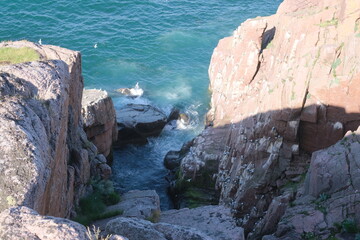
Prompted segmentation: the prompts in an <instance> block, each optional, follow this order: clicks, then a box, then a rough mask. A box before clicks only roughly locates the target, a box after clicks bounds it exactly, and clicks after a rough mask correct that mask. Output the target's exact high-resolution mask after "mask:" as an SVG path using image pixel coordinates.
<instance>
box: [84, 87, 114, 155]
mask: <svg viewBox="0 0 360 240" xmlns="http://www.w3.org/2000/svg"><path fill="white" fill-rule="evenodd" d="M81 113H82V117H83V122H84V130H85V132H86V135H87V137H88V139H89V140H90V141H91V142H92V143H94V144H95V146H96V147H97V149H98V151H99V153H101V154H103V155H104V156H105V157H108V156H109V154H110V152H111V150H112V143H113V142H114V141H116V139H117V125H116V114H115V108H114V105H113V102H112V100H111V98H110V97H109V96H108V94H107V92H106V91H103V90H97V89H85V90H84V92H83V98H82V111H81Z"/></svg>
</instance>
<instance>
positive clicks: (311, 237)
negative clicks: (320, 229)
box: [301, 232, 321, 240]
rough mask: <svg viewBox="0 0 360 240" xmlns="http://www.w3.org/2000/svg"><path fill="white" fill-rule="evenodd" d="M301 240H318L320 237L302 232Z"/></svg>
mask: <svg viewBox="0 0 360 240" xmlns="http://www.w3.org/2000/svg"><path fill="white" fill-rule="evenodd" d="M301 238H302V239H305V240H320V239H321V238H320V236H316V234H315V233H312V232H306V233H305V232H304V233H303V234H302V235H301Z"/></svg>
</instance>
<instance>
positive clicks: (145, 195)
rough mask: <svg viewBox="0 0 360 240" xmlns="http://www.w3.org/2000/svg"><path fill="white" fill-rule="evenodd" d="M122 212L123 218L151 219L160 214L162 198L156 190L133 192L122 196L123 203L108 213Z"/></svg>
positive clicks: (108, 209)
mask: <svg viewBox="0 0 360 240" xmlns="http://www.w3.org/2000/svg"><path fill="white" fill-rule="evenodd" d="M114 210H122V211H123V214H122V216H123V217H135V218H141V219H149V218H151V217H152V216H153V215H159V214H160V198H159V195H158V194H157V193H156V191H155V190H142V191H141V190H132V191H129V192H127V193H124V194H123V195H121V201H120V202H119V203H118V204H116V205H113V206H109V207H107V209H106V211H114Z"/></svg>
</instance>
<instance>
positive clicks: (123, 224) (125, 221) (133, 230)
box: [106, 217, 212, 240]
mask: <svg viewBox="0 0 360 240" xmlns="http://www.w3.org/2000/svg"><path fill="white" fill-rule="evenodd" d="M106 232H107V233H109V234H120V235H122V236H125V237H128V238H129V239H132V240H148V239H157V240H167V239H176V240H189V239H194V240H211V239H212V238H210V237H208V236H206V235H205V234H203V233H201V232H199V231H197V230H195V229H192V228H186V227H181V226H176V225H170V224H166V223H157V224H153V223H151V222H149V221H145V220H142V219H133V218H122V217H119V218H116V219H114V220H111V221H110V222H109V223H108V224H107V225H106Z"/></svg>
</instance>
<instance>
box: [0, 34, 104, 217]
mask: <svg viewBox="0 0 360 240" xmlns="http://www.w3.org/2000/svg"><path fill="white" fill-rule="evenodd" d="M0 47H10V48H21V47H29V48H32V49H34V50H35V51H36V52H37V53H38V54H39V56H40V60H41V61H37V62H28V63H20V64H15V65H1V66H0V121H1V126H0V152H1V157H0V163H1V164H0V189H1V191H0V211H2V210H4V209H7V208H9V207H11V206H17V205H20V206H27V207H29V208H32V209H34V210H36V211H38V212H39V213H40V214H47V215H52V216H60V217H65V216H66V217H68V216H70V214H71V211H72V210H73V207H74V203H76V202H77V201H78V200H79V198H80V197H81V196H83V195H84V194H85V193H86V191H87V183H88V182H89V179H90V165H94V166H95V168H96V167H97V166H99V165H101V164H100V162H101V161H100V160H99V159H98V157H97V149H96V147H95V146H94V145H93V144H92V143H91V142H89V141H88V139H87V137H86V134H85V132H84V130H83V125H82V120H81V96H82V91H83V79H82V75H81V55H80V53H79V52H75V51H71V50H67V49H64V48H60V47H55V46H46V45H38V44H34V43H30V42H26V41H20V42H4V43H0ZM96 162H98V163H99V164H96ZM102 164H103V163H102ZM93 172H96V169H95V170H94V171H93ZM99 172H100V173H101V169H100V170H99Z"/></svg>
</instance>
